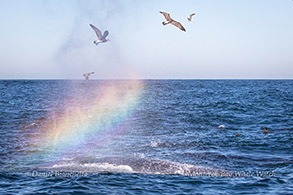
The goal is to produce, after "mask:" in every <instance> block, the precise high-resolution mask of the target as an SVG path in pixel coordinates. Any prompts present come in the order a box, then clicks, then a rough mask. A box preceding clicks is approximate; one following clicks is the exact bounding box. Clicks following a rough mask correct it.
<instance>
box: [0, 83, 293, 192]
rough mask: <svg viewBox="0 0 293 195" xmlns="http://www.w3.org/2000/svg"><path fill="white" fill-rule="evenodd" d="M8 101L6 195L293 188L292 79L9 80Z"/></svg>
mask: <svg viewBox="0 0 293 195" xmlns="http://www.w3.org/2000/svg"><path fill="white" fill-rule="evenodd" d="M0 107H1V109H0V194H52V193H53V194H121V193H122V194H238V193H239V194H292V193H293V171H292V170H293V150H292V148H293V135H292V134H293V81H292V80H129V81H128V80H88V81H85V80H1V81H0ZM264 126H266V127H267V128H268V130H269V132H268V133H263V129H264Z"/></svg>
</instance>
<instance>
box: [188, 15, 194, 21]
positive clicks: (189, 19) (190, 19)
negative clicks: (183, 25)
mask: <svg viewBox="0 0 293 195" xmlns="http://www.w3.org/2000/svg"><path fill="white" fill-rule="evenodd" d="M194 15H195V13H193V14H190V15H189V18H187V21H189V22H192V21H193V18H192V17H193V16H194Z"/></svg>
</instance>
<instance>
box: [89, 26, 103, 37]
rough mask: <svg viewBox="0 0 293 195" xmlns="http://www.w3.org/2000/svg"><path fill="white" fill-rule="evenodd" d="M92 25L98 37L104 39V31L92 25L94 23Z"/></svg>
mask: <svg viewBox="0 0 293 195" xmlns="http://www.w3.org/2000/svg"><path fill="white" fill-rule="evenodd" d="M90 26H91V27H92V29H93V30H94V31H95V32H96V35H97V37H98V38H99V39H102V33H101V31H100V30H99V29H98V28H97V27H95V26H94V25H92V24H90Z"/></svg>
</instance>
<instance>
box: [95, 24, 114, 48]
mask: <svg viewBox="0 0 293 195" xmlns="http://www.w3.org/2000/svg"><path fill="white" fill-rule="evenodd" d="M90 26H91V27H92V29H93V30H94V31H95V33H96V35H97V37H98V40H95V41H94V44H96V45H98V44H99V43H105V42H107V41H110V39H106V37H107V36H108V35H109V31H107V30H106V31H105V32H104V34H103V35H102V33H101V31H100V30H99V29H98V28H97V27H95V26H94V25H92V24H90Z"/></svg>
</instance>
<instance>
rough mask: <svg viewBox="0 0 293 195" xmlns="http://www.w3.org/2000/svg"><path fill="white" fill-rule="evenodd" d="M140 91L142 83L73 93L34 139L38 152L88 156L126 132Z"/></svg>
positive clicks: (128, 83) (113, 83)
mask: <svg viewBox="0 0 293 195" xmlns="http://www.w3.org/2000/svg"><path fill="white" fill-rule="evenodd" d="M86 84H87V85H90V84H91V83H90V82H89V83H86ZM143 87H144V85H143V82H142V81H140V80H129V81H121V82H119V81H113V82H109V83H105V84H103V85H99V86H98V87H92V88H91V89H90V91H88V90H87V89H86V90H85V89H84V90H80V89H78V90H76V91H75V92H74V93H73V94H75V95H74V97H72V98H70V99H68V100H66V101H65V105H64V109H63V110H62V111H61V112H60V113H58V114H56V113H51V114H50V116H49V117H48V119H47V120H46V122H45V123H46V125H44V126H43V128H42V129H41V130H40V133H39V134H38V136H37V137H35V138H37V139H38V140H39V142H40V146H39V148H40V150H41V152H43V153H46V154H47V155H51V156H55V157H56V156H67V155H69V154H75V155H76V154H78V155H82V154H89V153H91V152H92V151H93V150H95V149H96V148H97V147H99V146H102V145H103V144H105V143H107V142H108V141H109V140H112V139H115V137H116V136H117V135H119V134H123V133H125V132H127V130H128V129H129V125H131V120H130V119H131V116H132V115H133V114H134V112H135V108H136V107H137V106H138V105H139V102H140V98H141V95H142V90H143Z"/></svg>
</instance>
